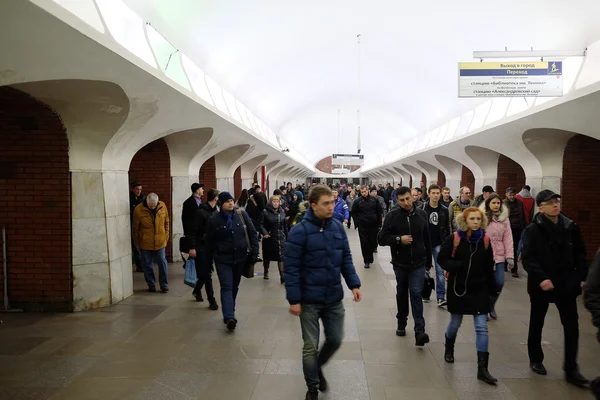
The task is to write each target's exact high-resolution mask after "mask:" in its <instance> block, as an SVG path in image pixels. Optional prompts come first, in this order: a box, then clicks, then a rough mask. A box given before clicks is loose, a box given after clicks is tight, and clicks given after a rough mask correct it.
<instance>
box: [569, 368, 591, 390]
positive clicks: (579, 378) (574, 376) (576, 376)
mask: <svg viewBox="0 0 600 400" xmlns="http://www.w3.org/2000/svg"><path fill="white" fill-rule="evenodd" d="M565 379H566V380H567V382H569V383H570V384H571V385H575V386H579V387H580V388H587V387H588V386H589V384H590V381H589V380H587V379H586V378H585V377H584V376H583V375H581V373H579V371H573V372H567V373H566V374H565Z"/></svg>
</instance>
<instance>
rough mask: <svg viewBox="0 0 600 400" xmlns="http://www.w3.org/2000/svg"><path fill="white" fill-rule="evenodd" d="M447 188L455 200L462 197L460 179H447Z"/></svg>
mask: <svg viewBox="0 0 600 400" xmlns="http://www.w3.org/2000/svg"><path fill="white" fill-rule="evenodd" d="M446 186H447V187H448V188H449V189H450V195H451V196H452V198H453V199H455V198H456V197H457V196H459V195H460V179H446Z"/></svg>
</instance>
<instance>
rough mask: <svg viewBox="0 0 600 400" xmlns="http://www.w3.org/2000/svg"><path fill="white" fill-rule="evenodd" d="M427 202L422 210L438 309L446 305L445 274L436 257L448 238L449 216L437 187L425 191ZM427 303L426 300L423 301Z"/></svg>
mask: <svg viewBox="0 0 600 400" xmlns="http://www.w3.org/2000/svg"><path fill="white" fill-rule="evenodd" d="M427 193H428V194H429V200H427V201H426V202H425V203H423V206H422V210H423V211H425V212H426V213H427V220H428V221H429V236H430V237H431V251H432V253H433V260H434V261H435V291H436V295H437V296H436V297H437V305H438V307H443V306H445V305H446V274H445V272H444V270H443V268H442V267H441V266H440V264H439V263H438V260H437V259H438V255H439V254H440V248H441V246H442V243H444V240H446V238H447V237H448V236H450V232H452V227H451V226H450V215H449V212H448V208H446V207H444V206H443V205H442V204H441V203H440V197H441V196H442V192H441V190H440V187H439V186H438V185H431V186H429V189H428V190H427ZM424 300H425V301H427V299H424Z"/></svg>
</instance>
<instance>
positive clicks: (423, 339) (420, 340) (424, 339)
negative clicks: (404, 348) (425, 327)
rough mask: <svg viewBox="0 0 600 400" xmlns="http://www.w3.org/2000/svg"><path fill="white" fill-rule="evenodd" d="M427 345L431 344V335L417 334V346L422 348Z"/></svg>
mask: <svg viewBox="0 0 600 400" xmlns="http://www.w3.org/2000/svg"><path fill="white" fill-rule="evenodd" d="M426 343H429V335H428V334H426V333H425V332H420V333H417V337H416V338H415V345H416V346H419V347H422V346H425V344H426Z"/></svg>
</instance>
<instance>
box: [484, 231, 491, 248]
mask: <svg viewBox="0 0 600 400" xmlns="http://www.w3.org/2000/svg"><path fill="white" fill-rule="evenodd" d="M483 244H484V246H485V249H486V250H487V248H488V247H490V237H489V236H488V234H487V233H486V234H485V235H484V236H483Z"/></svg>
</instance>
